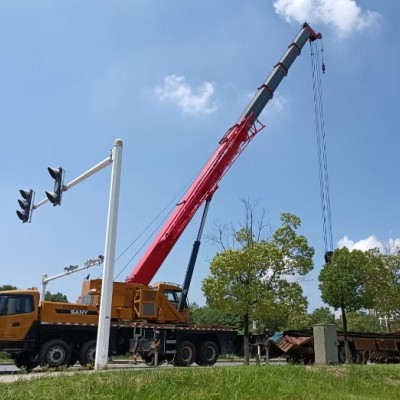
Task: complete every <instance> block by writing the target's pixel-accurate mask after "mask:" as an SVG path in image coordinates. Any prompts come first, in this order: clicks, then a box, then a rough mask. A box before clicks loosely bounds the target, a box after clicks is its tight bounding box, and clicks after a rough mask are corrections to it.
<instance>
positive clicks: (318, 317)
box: [310, 307, 335, 325]
mask: <svg viewBox="0 0 400 400" xmlns="http://www.w3.org/2000/svg"><path fill="white" fill-rule="evenodd" d="M334 323H335V314H333V313H332V311H331V310H330V309H329V308H328V307H320V308H316V309H315V310H314V311H313V312H312V313H311V314H310V324H311V325H315V324H334Z"/></svg>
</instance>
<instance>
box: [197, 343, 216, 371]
mask: <svg viewBox="0 0 400 400" xmlns="http://www.w3.org/2000/svg"><path fill="white" fill-rule="evenodd" d="M218 353H219V352H218V346H217V345H216V344H215V342H212V341H206V342H202V343H200V345H199V346H198V347H197V352H196V364H197V365H202V366H210V365H214V364H215V363H216V362H217V360H218Z"/></svg>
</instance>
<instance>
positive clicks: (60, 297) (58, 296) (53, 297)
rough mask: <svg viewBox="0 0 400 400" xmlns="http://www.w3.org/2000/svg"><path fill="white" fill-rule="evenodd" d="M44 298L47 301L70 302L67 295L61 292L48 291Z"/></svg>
mask: <svg viewBox="0 0 400 400" xmlns="http://www.w3.org/2000/svg"><path fill="white" fill-rule="evenodd" d="M44 299H45V300H46V301H54V302H56V303H68V299H67V296H66V295H65V294H62V293H60V292H57V293H50V292H49V291H47V292H46V294H45V296H44Z"/></svg>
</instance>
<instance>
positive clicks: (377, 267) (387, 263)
mask: <svg viewBox="0 0 400 400" xmlns="http://www.w3.org/2000/svg"><path fill="white" fill-rule="evenodd" d="M368 257H369V262H370V268H369V270H368V279H366V288H367V291H368V293H369V295H370V296H371V297H372V298H373V308H374V310H375V311H376V313H377V314H378V315H380V316H382V317H389V318H390V319H393V318H394V319H398V318H399V316H400V252H399V251H397V253H395V254H390V253H389V254H381V253H380V252H379V251H378V250H373V251H370V252H369V253H368Z"/></svg>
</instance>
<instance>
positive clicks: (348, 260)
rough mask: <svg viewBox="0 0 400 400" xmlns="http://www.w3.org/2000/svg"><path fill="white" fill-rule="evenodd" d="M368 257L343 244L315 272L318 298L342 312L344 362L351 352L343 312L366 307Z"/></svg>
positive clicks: (367, 296) (349, 357)
mask: <svg viewBox="0 0 400 400" xmlns="http://www.w3.org/2000/svg"><path fill="white" fill-rule="evenodd" d="M368 267H369V257H368V255H367V254H366V253H364V252H362V251H361V250H353V251H349V249H347V247H343V248H341V249H336V250H335V251H334V252H333V256H332V259H331V261H330V262H329V263H327V264H325V265H324V267H323V268H322V270H321V272H320V274H319V277H318V279H319V281H320V285H319V288H320V290H321V298H322V300H323V301H324V302H325V303H327V304H329V305H330V306H332V307H334V308H335V309H340V310H341V313H342V324H343V339H344V346H345V352H346V363H351V362H352V354H351V351H350V348H349V343H348V340H347V332H348V323H347V312H349V311H358V310H360V309H362V308H366V309H368V308H370V307H371V305H372V298H371V295H370V293H369V292H368V290H367V289H366V285H365V281H366V279H365V278H366V276H368Z"/></svg>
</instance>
